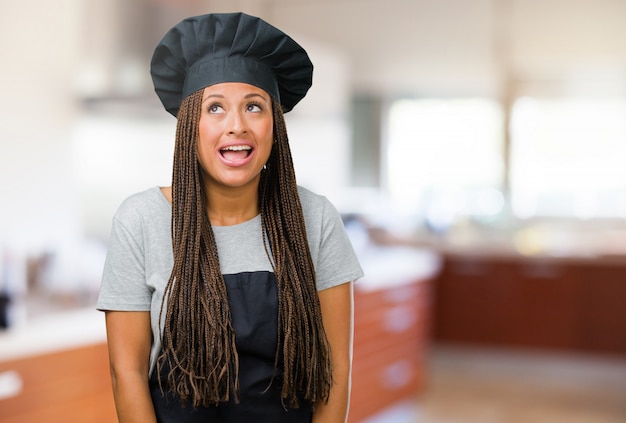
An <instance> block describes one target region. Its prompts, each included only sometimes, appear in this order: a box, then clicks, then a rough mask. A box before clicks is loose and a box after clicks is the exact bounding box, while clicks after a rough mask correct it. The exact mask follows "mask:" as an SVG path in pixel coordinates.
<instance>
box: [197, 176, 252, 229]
mask: <svg viewBox="0 0 626 423" xmlns="http://www.w3.org/2000/svg"><path fill="white" fill-rule="evenodd" d="M206 196H207V213H208V214H209V220H210V221H211V225H213V226H231V225H237V224H239V223H243V222H247V221H248V220H250V219H253V218H254V217H256V216H257V215H258V214H259V193H258V185H256V186H255V185H251V186H245V187H240V188H227V189H219V188H214V187H212V188H211V189H207V193H206Z"/></svg>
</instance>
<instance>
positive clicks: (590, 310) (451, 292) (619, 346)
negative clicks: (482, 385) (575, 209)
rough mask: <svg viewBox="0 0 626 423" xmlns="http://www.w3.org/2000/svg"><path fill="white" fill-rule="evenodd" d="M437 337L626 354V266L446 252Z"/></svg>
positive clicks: (436, 310) (437, 309)
mask: <svg viewBox="0 0 626 423" xmlns="http://www.w3.org/2000/svg"><path fill="white" fill-rule="evenodd" d="M434 297H435V305H434V319H435V321H434V339H435V340H437V341H443V342H454V343H471V344H482V345H491V346H506V347H525V348H544V349H556V350H562V351H575V352H589V353H600V354H618V355H626V261H624V260H617V259H608V258H606V259H603V258H597V259H592V258H584V259H582V258H581V259H576V258H572V257H567V258H566V257H562V258H558V257H522V256H513V255H510V256H506V255H472V254H446V255H445V256H444V260H443V268H442V271H441V272H440V274H439V276H438V277H437V278H436V280H435V285H434Z"/></svg>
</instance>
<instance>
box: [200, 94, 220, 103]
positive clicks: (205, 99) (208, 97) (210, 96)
mask: <svg viewBox="0 0 626 423" xmlns="http://www.w3.org/2000/svg"><path fill="white" fill-rule="evenodd" d="M210 98H224V95H222V94H209V95H207V96H206V97H205V98H203V99H202V102H203V103H204V102H205V101H207V100H208V99H210Z"/></svg>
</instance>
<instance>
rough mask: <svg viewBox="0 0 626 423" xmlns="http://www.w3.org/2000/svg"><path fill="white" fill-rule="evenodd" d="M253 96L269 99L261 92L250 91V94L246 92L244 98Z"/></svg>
mask: <svg viewBox="0 0 626 423" xmlns="http://www.w3.org/2000/svg"><path fill="white" fill-rule="evenodd" d="M252 97H261V98H262V99H263V100H265V101H268V99H267V98H265V96H264V95H261V94H259V93H250V94H246V96H245V97H244V98H245V99H249V98H252Z"/></svg>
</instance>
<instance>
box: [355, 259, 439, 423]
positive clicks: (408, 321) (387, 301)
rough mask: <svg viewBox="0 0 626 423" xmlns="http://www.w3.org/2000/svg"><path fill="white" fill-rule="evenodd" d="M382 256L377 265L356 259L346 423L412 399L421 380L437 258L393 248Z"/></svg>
mask: <svg viewBox="0 0 626 423" xmlns="http://www.w3.org/2000/svg"><path fill="white" fill-rule="evenodd" d="M385 254H388V255H389V256H388V257H387V258H386V260H383V261H381V262H379V264H382V265H384V266H383V267H381V268H377V266H376V263H372V262H370V261H368V259H367V258H366V257H362V258H361V262H362V264H363V266H364V270H365V274H366V276H365V278H364V279H363V280H361V281H358V282H357V283H356V286H355V294H354V303H355V305H354V359H353V368H352V397H351V404H350V405H351V407H350V417H349V422H350V423H357V422H360V421H363V420H364V419H366V418H368V417H371V416H374V415H376V414H378V413H380V412H381V411H383V410H385V409H387V408H389V407H391V406H393V405H395V404H398V403H400V402H403V401H405V400H406V399H408V398H415V396H416V395H417V394H418V393H419V392H420V390H421V389H422V387H423V385H424V381H425V371H426V369H425V367H426V363H425V358H426V353H427V347H428V345H427V344H428V338H429V331H430V322H431V288H432V280H433V277H434V276H435V274H436V272H437V270H438V267H439V261H438V257H435V256H434V255H432V254H430V253H427V252H421V251H406V250H393V249H390V250H388V251H386V252H385ZM385 263H386V264H385Z"/></svg>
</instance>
